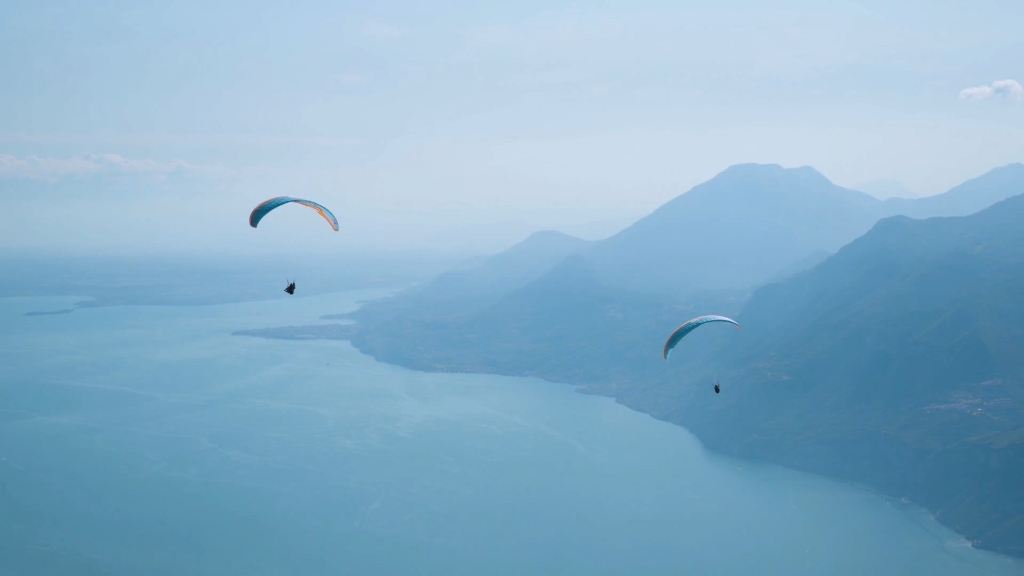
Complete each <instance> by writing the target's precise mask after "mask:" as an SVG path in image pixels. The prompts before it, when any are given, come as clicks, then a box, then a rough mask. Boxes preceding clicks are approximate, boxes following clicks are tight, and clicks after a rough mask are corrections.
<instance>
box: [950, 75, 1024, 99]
mask: <svg viewBox="0 0 1024 576" xmlns="http://www.w3.org/2000/svg"><path fill="white" fill-rule="evenodd" d="M960 97H961V98H969V99H971V100H985V99H987V98H994V97H1003V98H1007V99H1009V100H1024V87H1022V86H1021V85H1020V82H1017V81H1016V80H1010V79H1007V80H996V81H995V82H993V83H992V84H990V85H988V86H973V87H971V88H964V89H963V90H961V91H960Z"/></svg>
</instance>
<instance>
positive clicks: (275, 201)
mask: <svg viewBox="0 0 1024 576" xmlns="http://www.w3.org/2000/svg"><path fill="white" fill-rule="evenodd" d="M292 202H294V203H296V204H301V205H302V206H305V207H307V208H312V209H313V210H316V212H317V214H319V215H320V216H322V217H323V219H324V220H327V223H328V224H330V225H331V228H333V229H334V231H335V232H337V231H338V219H337V218H335V217H334V214H331V211H330V210H328V209H327V208H326V207H324V206H321V205H320V204H317V203H316V202H313V201H312V200H303V199H302V198H293V197H291V196H277V197H275V198H271V199H270V200H267V201H265V202H261V203H260V204H259V205H258V206H256V207H255V208H253V210H252V213H251V214H249V226H252V227H253V228H255V227H256V225H257V224H259V223H260V220H262V219H263V217H264V216H266V215H267V214H269V213H270V212H271V210H274V209H275V208H278V207H280V206H284V205H285V204H289V203H292Z"/></svg>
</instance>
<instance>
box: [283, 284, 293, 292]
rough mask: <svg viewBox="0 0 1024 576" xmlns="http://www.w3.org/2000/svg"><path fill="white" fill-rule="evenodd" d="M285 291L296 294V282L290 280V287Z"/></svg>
mask: <svg viewBox="0 0 1024 576" xmlns="http://www.w3.org/2000/svg"><path fill="white" fill-rule="evenodd" d="M284 291H285V292H287V293H289V294H295V282H289V283H288V287H287V288H285V289H284Z"/></svg>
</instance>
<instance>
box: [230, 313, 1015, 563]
mask: <svg viewBox="0 0 1024 576" xmlns="http://www.w3.org/2000/svg"><path fill="white" fill-rule="evenodd" d="M326 316H335V317H336V316H338V315H326ZM321 318H324V319H328V318H326V317H325V316H322V317H321ZM318 329H319V333H320V334H323V336H321V337H310V336H309V335H310V334H311V333H314V332H317V331H318ZM358 332H359V325H358V323H355V322H352V323H348V324H321V325H311V326H282V327H277V328H262V329H254V330H239V331H236V332H233V333H232V335H236V336H249V337H256V338H264V339H271V340H310V339H325V340H338V341H346V342H348V343H349V344H350V345H351V346H352V347H353V348H355V349H356V350H358V351H359V352H360V353H361V354H365V355H366V356H368V357H370V358H372V359H373V360H374V361H376V362H381V363H384V364H389V365H392V366H397V367H400V368H404V369H407V370H414V371H417V372H422V373H449V374H476V375H490V376H505V377H517V378H523V377H525V378H537V379H540V380H544V381H545V382H549V383H552V384H557V385H569V386H572V387H573V391H574V392H575V393H577V394H585V395H591V396H600V397H604V398H609V399H611V400H613V401H614V402H615V403H616V404H619V405H621V406H623V407H625V408H627V409H629V410H631V411H633V412H636V413H638V414H644V415H646V416H649V417H651V418H654V419H656V420H659V421H661V422H665V423H667V424H671V425H673V426H678V427H680V428H682V429H684V430H686V431H687V432H689V433H690V434H692V435H693V436H694V437H695V438H696V439H697V440H698V441H699V442H700V443H701V444H702V445H703V446H704V447H705V449H707V450H708V451H709V452H712V453H714V454H717V455H720V456H726V457H730V458H736V459H738V460H741V461H745V462H751V463H760V464H769V465H774V466H781V467H783V468H787V469H790V470H794V471H798V472H801V473H806V474H812V475H815V476H818V477H820V478H825V479H828V480H829V481H832V482H838V483H841V484H844V485H847V486H853V487H856V488H858V489H862V490H867V491H870V492H872V493H873V494H875V495H877V496H879V497H880V498H883V499H885V500H886V501H889V502H891V503H897V504H900V505H909V506H914V507H916V508H917V509H918V510H920V511H921V513H923V514H926V515H927V516H928V517H929V518H930V519H931V520H932V521H934V522H936V524H938V525H941V526H943V527H945V528H947V529H949V530H950V531H952V532H954V533H955V534H957V535H958V536H959V537H960V538H961V540H962V542H963V544H964V545H965V546H968V547H970V548H973V549H975V550H979V551H983V552H986V553H990V554H998V555H999V556H1002V557H1005V558H1008V559H1013V560H1020V559H1022V558H1024V551H1022V553H1021V554H1012V553H1009V552H1006V551H1004V550H999V549H994V548H988V547H986V546H985V545H984V543H983V542H979V541H978V540H972V539H971V538H970V536H968V535H967V534H964V533H963V532H962V531H960V530H958V527H957V526H953V525H950V524H947V523H946V522H945V521H944V520H943V517H942V514H941V511H940V510H936V509H933V508H932V507H929V506H927V505H926V504H924V503H922V502H918V501H915V500H912V499H910V498H908V497H907V496H905V495H899V494H895V493H892V492H890V491H886V490H885V489H884V488H883V487H880V486H877V485H874V484H870V483H866V482H861V481H858V480H856V479H853V478H849V477H844V476H842V475H836V474H830V473H828V472H827V471H824V470H821V469H815V467H813V466H799V465H794V463H793V462H787V461H784V460H781V459H777V458H771V457H757V456H755V455H752V454H749V453H746V452H745V451H741V450H728V449H727V448H724V447H723V446H722V445H721V443H718V442H715V441H714V439H713V438H709V437H708V436H707V435H705V434H702V432H701V430H700V427H690V426H686V425H685V424H684V423H683V422H679V421H674V420H672V419H670V418H667V417H664V416H663V415H659V414H657V413H656V412H655V411H651V410H647V409H645V408H644V407H642V406H640V405H639V404H637V403H634V402H630V401H629V400H628V399H624V398H622V397H621V396H619V395H617V394H615V390H614V389H613V388H609V387H608V386H606V385H588V384H585V383H578V382H569V381H565V380H562V379H559V378H553V377H550V376H546V375H544V374H540V373H532V372H529V371H515V370H509V371H479V370H476V371H475V370H472V369H468V370H467V369H462V368H460V367H458V366H450V367H449V366H444V367H439V366H436V365H426V364H418V363H416V362H402V361H398V360H392V359H388V358H382V357H378V356H377V355H375V354H374V353H373V351H372V350H370V349H369V348H368V347H366V346H365V345H361V344H360V343H359V342H358V338H357V335H358Z"/></svg>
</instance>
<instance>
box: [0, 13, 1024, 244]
mask: <svg viewBox="0 0 1024 576" xmlns="http://www.w3.org/2000/svg"><path fill="white" fill-rule="evenodd" d="M143 4H144V3H141V2H114V1H96V2H38V1H35V2H18V1H13V2H12V1H8V2H4V3H3V4H2V5H0V54H3V55H4V56H3V58H2V59H0V77H2V78H3V82H4V88H3V90H0V191H6V192H4V193H6V194H8V195H14V194H19V195H20V198H21V200H18V201H17V202H15V203H14V204H13V205H12V206H13V208H14V209H12V210H10V211H7V210H5V211H4V212H3V213H2V215H0V229H4V230H5V232H3V235H2V236H0V250H14V249H21V248H47V249H71V248H74V249H78V250H113V249H114V248H115V246H117V245H119V246H121V247H122V248H124V247H125V246H131V247H132V249H142V250H154V249H157V248H161V249H175V250H178V249H181V250H195V249H198V248H202V249H204V250H225V251H229V250H230V251H233V250H252V249H264V248H266V247H267V246H270V245H273V246H306V245H308V244H309V243H311V242H313V243H316V242H329V243H331V244H330V245H331V246H332V247H337V246H344V247H346V248H347V249H376V248H388V249H410V248H415V249H422V248H428V249H452V248H463V247H467V248H474V249H488V250H489V249H498V248H500V247H502V246H504V245H507V244H509V243H511V242H512V241H514V240H516V239H518V238H519V237H521V236H522V235H525V234H526V233H528V232H529V231H531V230H535V229H540V228H557V229H560V230H563V231H566V232H569V233H575V234H579V235H584V236H590V237H597V236H600V235H603V234H607V233H609V232H612V231H614V230H615V229H617V227H619V226H622V225H624V224H626V223H628V222H629V221H630V220H632V219H635V218H636V217H639V216H642V215H644V214H646V213H647V212H649V211H650V210H652V209H653V208H655V207H657V206H658V205H659V204H661V203H663V202H665V201H667V200H668V199H670V198H672V197H674V196H675V195H677V194H679V193H681V192H684V191H685V190H687V189H688V188H689V187H690V186H692V185H694V184H697V183H699V182H701V181H703V180H706V179H707V178H709V177H711V176H713V175H714V174H715V173H717V172H719V171H721V170H722V169H724V168H725V167H727V166H729V165H731V164H736V163H740V162H775V163H780V164H783V165H784V166H799V165H811V166H814V167H815V168H817V169H818V170H820V171H821V172H823V173H824V174H825V175H826V176H828V177H829V178H831V179H832V180H833V181H835V182H837V183H839V184H842V185H846V186H856V185H858V184H860V183H864V182H870V181H876V180H896V181H899V182H901V183H903V184H904V185H906V186H907V187H909V189H911V190H912V191H914V192H915V193H918V194H931V193H936V192H940V191H942V190H945V189H946V188H949V187H950V186H953V185H955V184H958V183H959V182H961V181H963V180H965V179H967V178H970V177H973V176H976V175H978V174H980V173H982V172H985V171H986V170H988V169H990V168H992V167H995V166H997V165H1002V164H1006V163H1009V162H1016V161H1024V99H1021V94H1020V92H1019V91H1017V92H1014V91H1013V90H1012V89H1005V85H1004V89H1000V90H996V91H994V92H993V93H992V94H991V96H990V97H988V98H973V99H972V98H962V97H961V91H962V90H964V89H967V88H972V87H977V86H990V85H991V84H992V83H993V82H995V81H998V80H1006V79H1014V80H1017V81H1022V82H1024V32H1022V31H1024V2H1020V1H1019V0H1016V1H993V0H990V1H985V0H981V1H972V2H939V1H929V2H918V1H913V2H910V1H905V2H885V1H877V2H875V1H871V2H832V1H830V2H820V1H819V2H807V1H789V2H774V3H767V2H754V1H733V2H719V1H716V2H701V3H694V2H646V3H644V2H625V1H623V2H600V3H598V2H587V3H574V2H558V1H545V2H515V3H511V2H509V3H505V4H506V5H505V6H497V5H493V4H492V5H490V6H484V5H483V3H478V2H472V3H470V2H449V3H445V4H444V5H443V6H439V5H438V4H440V3H437V2H402V3H386V4H385V3H373V4H374V5H373V6H370V4H371V3H366V2H358V3H356V2H351V3H342V2H288V3H284V2H280V3H266V2H216V1H203V2H193V1H178V2H173V3H166V5H163V6H157V5H151V4H155V3H146V4H147V5H145V6H144V5H143ZM970 94H974V95H979V94H981V95H984V94H985V93H984V92H983V91H975V92H971V93H970ZM168 173H173V174H174V176H173V177H172V178H170V179H169V180H167V179H166V175H167V174H168ZM56 178H61V179H62V180H61V181H60V182H58V183H57V184H53V183H52V180H54V179H56ZM110 181H113V183H112V184H111V183H110ZM279 194H294V195H300V196H308V197H311V198H315V199H317V200H319V201H322V202H323V203H325V204H327V205H329V206H331V207H332V208H333V209H334V210H335V213H336V214H337V215H338V217H339V219H340V220H341V222H342V227H343V231H342V233H340V234H336V235H333V236H332V235H329V234H327V235H324V234H319V232H320V231H319V230H318V231H316V232H312V231H308V232H303V233H298V234H297V235H293V234H291V233H290V232H289V228H290V227H293V226H294V227H301V225H302V223H303V222H305V218H304V217H305V216H306V215H305V214H301V215H300V214H299V213H298V212H297V211H296V212H294V213H289V214H286V215H284V216H283V217H282V218H279V219H278V220H277V221H276V222H274V223H271V222H270V221H269V220H268V221H266V222H267V223H268V224H269V226H268V228H267V230H266V232H265V233H262V234H259V233H250V232H254V231H251V230H249V229H248V227H247V225H246V223H245V218H246V216H247V214H248V210H249V209H250V208H251V205H253V204H255V203H256V202H258V201H260V200H262V199H264V198H265V197H268V196H273V195H279ZM92 197H95V198H98V200H97V201H95V202H94V203H92V205H90V204H89V200H90V199H91V198H92ZM47 204H49V206H50V207H51V208H50V210H52V211H50V212H44V211H43V210H42V207H43V206H45V205H47ZM161 211H162V212H165V213H167V214H168V215H169V216H171V218H169V220H170V221H171V222H175V224H173V225H171V224H168V223H167V222H166V221H165V220H164V219H162V218H158V217H154V216H153V214H155V213H160V212H161ZM54 218H57V219H58V220H60V219H62V220H64V221H66V222H68V223H67V224H62V225H60V226H59V227H56V228H53V227H52V224H53V222H54ZM185 222H187V223H188V224H185ZM183 230H185V231H187V233H184V234H183V233H182V231H183ZM259 232H264V230H263V226H262V225H261V229H260V231H259ZM285 236H288V237H289V238H292V240H286V239H285ZM289 242H292V243H291V244H289ZM332 249H333V248H332Z"/></svg>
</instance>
